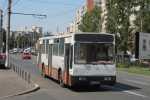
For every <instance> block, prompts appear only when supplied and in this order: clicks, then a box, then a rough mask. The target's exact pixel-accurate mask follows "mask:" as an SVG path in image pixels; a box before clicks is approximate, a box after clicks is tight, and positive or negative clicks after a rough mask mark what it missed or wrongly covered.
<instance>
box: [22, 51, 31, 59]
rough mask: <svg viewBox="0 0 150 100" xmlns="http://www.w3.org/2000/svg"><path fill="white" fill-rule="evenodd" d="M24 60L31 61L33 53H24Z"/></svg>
mask: <svg viewBox="0 0 150 100" xmlns="http://www.w3.org/2000/svg"><path fill="white" fill-rule="evenodd" d="M22 59H31V53H30V52H28V51H24V52H23V53H22Z"/></svg>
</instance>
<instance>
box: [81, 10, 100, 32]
mask: <svg viewBox="0 0 150 100" xmlns="http://www.w3.org/2000/svg"><path fill="white" fill-rule="evenodd" d="M100 19H101V10H100V8H99V7H95V8H94V9H93V11H91V12H86V13H85V14H84V15H83V18H82V21H81V24H80V25H79V30H81V31H82V32H100V30H101V29H100V28H101V23H100V22H101V21H100Z"/></svg>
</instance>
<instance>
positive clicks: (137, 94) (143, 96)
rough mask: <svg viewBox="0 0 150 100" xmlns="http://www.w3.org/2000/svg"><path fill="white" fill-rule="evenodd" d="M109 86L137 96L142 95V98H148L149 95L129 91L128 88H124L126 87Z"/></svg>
mask: <svg viewBox="0 0 150 100" xmlns="http://www.w3.org/2000/svg"><path fill="white" fill-rule="evenodd" d="M109 88H111V89H114V90H119V91H121V92H124V93H127V94H130V95H135V96H139V97H142V98H148V96H145V95H143V94H140V93H136V92H132V91H128V90H124V89H121V88H117V87H109Z"/></svg>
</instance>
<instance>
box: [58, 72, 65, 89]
mask: <svg viewBox="0 0 150 100" xmlns="http://www.w3.org/2000/svg"><path fill="white" fill-rule="evenodd" d="M62 77H63V76H62V71H61V69H59V70H58V80H59V85H60V86H61V87H65V85H64V82H63V80H62Z"/></svg>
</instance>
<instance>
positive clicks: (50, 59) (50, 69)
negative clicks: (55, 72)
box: [48, 44, 52, 76]
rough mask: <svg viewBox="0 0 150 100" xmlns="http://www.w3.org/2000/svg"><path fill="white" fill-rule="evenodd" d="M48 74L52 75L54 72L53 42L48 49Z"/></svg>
mask: <svg viewBox="0 0 150 100" xmlns="http://www.w3.org/2000/svg"><path fill="white" fill-rule="evenodd" d="M48 50H49V51H48V74H49V76H51V74H52V44H50V45H49V49H48Z"/></svg>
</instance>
